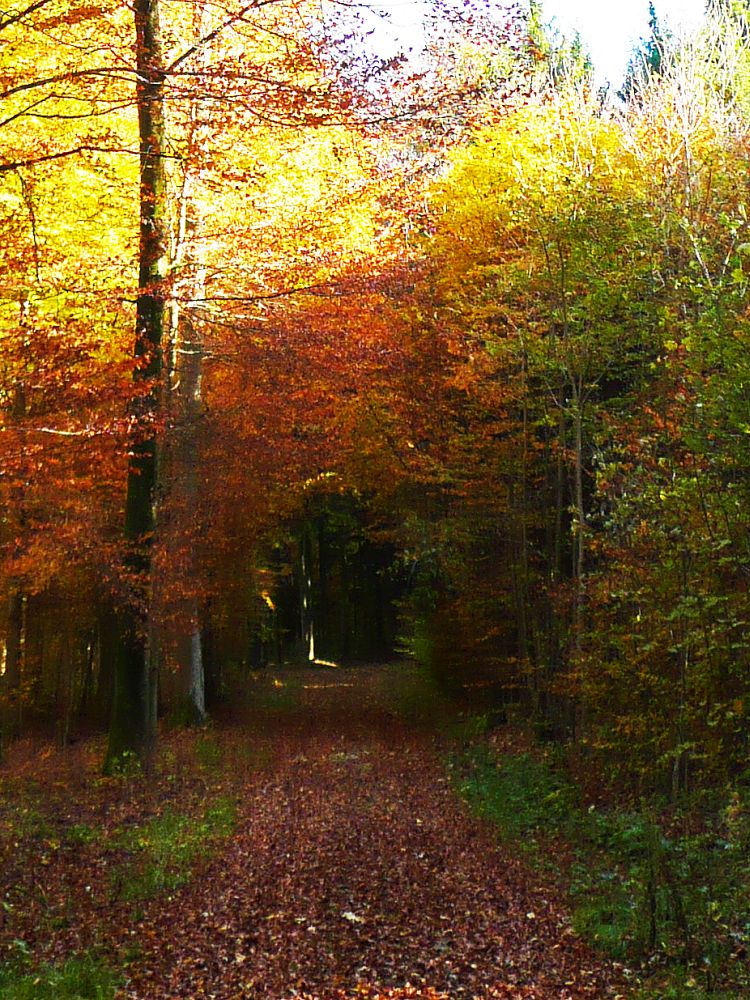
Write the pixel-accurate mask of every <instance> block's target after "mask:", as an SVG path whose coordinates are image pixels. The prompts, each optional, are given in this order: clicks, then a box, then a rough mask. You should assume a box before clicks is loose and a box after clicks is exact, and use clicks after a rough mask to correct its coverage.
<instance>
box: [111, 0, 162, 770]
mask: <svg viewBox="0 0 750 1000" xmlns="http://www.w3.org/2000/svg"><path fill="white" fill-rule="evenodd" d="M134 12H135V31H136V69H137V74H138V83H137V102H138V131H139V140H140V167H141V173H140V176H141V182H140V248H139V273H138V300H137V306H136V332H135V362H136V363H135V372H134V377H135V379H136V381H138V382H146V383H147V388H146V390H145V392H144V394H143V395H142V396H140V397H139V398H137V400H136V412H135V414H134V415H135V417H136V420H135V438H134V441H133V442H132V447H131V458H130V464H129V468H128V487H127V499H126V503H125V544H126V548H127V554H126V570H127V575H128V577H129V578H135V579H137V580H138V581H139V585H138V586H139V592H140V594H139V596H140V600H134V601H132V602H131V603H129V604H128V606H127V607H126V608H125V609H124V610H123V612H122V615H121V622H120V635H119V642H118V649H117V657H116V663H115V689H114V700H113V707H112V722H111V726H110V735H109V747H108V749H107V757H106V761H105V769H107V770H111V769H112V766H113V765H115V763H116V762H117V761H119V760H122V759H123V757H124V756H126V755H135V757H136V758H137V759H138V760H139V761H140V762H141V764H142V765H144V766H148V764H149V762H150V759H151V757H152V754H153V750H154V745H155V739H156V676H155V664H154V662H153V658H152V657H151V656H150V655H149V640H148V636H149V628H148V616H149V604H150V589H151V581H150V577H151V564H152V546H153V533H154V528H155V515H154V502H155V497H156V488H157V478H158V477H157V430H158V428H157V424H158V416H159V411H160V402H161V386H160V376H161V371H162V348H161V343H162V333H163V329H164V294H165V279H166V264H167V252H166V240H165V233H166V225H165V223H166V173H165V169H164V158H163V150H164V138H165V134H164V133H165V123H164V63H163V57H162V48H161V33H160V24H159V0H135V5H134Z"/></svg>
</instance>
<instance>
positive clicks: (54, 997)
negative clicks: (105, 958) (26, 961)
mask: <svg viewBox="0 0 750 1000" xmlns="http://www.w3.org/2000/svg"><path fill="white" fill-rule="evenodd" d="M120 982H121V980H120V977H119V975H118V974H117V973H115V972H114V971H113V970H112V969H111V968H110V967H109V966H108V965H107V964H106V963H104V962H102V961H100V960H98V959H96V958H93V957H90V956H82V957H78V958H70V959H68V960H67V962H65V963H63V964H62V965H44V966H42V967H41V968H39V969H36V970H31V969H28V968H27V967H25V966H20V967H18V968H8V967H5V968H0V1000H112V998H113V997H114V996H115V993H116V992H117V988H118V986H119V985H120Z"/></svg>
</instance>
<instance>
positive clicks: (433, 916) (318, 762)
mask: <svg viewBox="0 0 750 1000" xmlns="http://www.w3.org/2000/svg"><path fill="white" fill-rule="evenodd" d="M387 678H388V674H387V673H386V674H383V673H382V672H380V673H378V672H377V671H376V670H374V669H368V670H362V669H360V670H337V671H324V670H309V671H305V672H304V673H302V674H300V673H299V672H297V673H295V674H287V675H282V676H281V679H280V678H279V676H278V675H274V677H273V678H271V677H268V678H266V679H265V680H264V681H263V682H261V686H263V685H265V687H266V690H267V693H268V692H271V693H273V690H274V688H273V687H271V685H276V688H275V690H280V691H281V693H282V695H286V692H287V691H288V690H289V689H291V690H292V691H293V699H292V698H291V697H290V701H292V700H293V702H294V703H293V704H292V705H290V704H285V703H283V701H282V702H280V703H279V705H277V706H276V707H274V706H273V705H272V704H271V705H267V706H266V707H265V709H264V710H263V711H258V712H255V713H251V714H250V716H249V718H247V719H245V720H244V721H243V726H244V727H245V728H244V736H243V738H244V739H246V740H247V741H248V746H250V747H251V748H252V750H251V752H249V753H248V756H247V758H246V760H245V763H244V764H243V762H242V758H241V756H240V757H237V758H236V759H235V763H234V765H233V766H234V768H235V769H236V770H237V771H238V772H239V771H242V770H243V768H244V769H245V770H246V774H243V775H242V779H241V789H242V791H241V796H240V798H241V805H240V817H239V822H238V826H237V829H236V833H235V835H234V836H233V838H232V840H231V841H230V842H229V843H228V845H227V846H226V848H225V849H224V850H223V852H222V853H221V855H220V856H219V857H216V858H215V859H213V860H212V861H211V862H210V864H208V865H207V867H206V868H205V869H204V870H203V871H202V872H201V873H200V875H199V877H197V878H196V879H194V881H193V882H192V883H191V884H190V885H189V886H188V887H186V888H185V889H183V890H182V891H180V892H179V893H177V894H176V895H175V896H174V897H173V898H172V899H169V900H167V901H163V900H162V901H160V904H159V905H158V906H156V907H150V908H149V910H148V912H147V913H146V914H145V915H144V918H143V920H142V922H141V924H140V925H139V926H138V928H137V932H136V933H137V939H138V942H139V947H140V948H141V953H140V956H139V958H138V960H137V962H136V963H135V964H134V965H133V966H132V967H131V969H130V973H129V975H130V979H129V984H128V987H127V988H126V990H125V991H124V992H123V996H124V997H128V998H130V1000H176V998H178V997H179V998H183V997H185V998H202V997H211V998H215V1000H241V998H242V1000H255V998H258V1000H260V998H270V1000H287V998H289V1000H291V998H294V997H314V998H316V1000H333V998H337V1000H338V998H339V997H344V996H347V997H349V996H353V995H355V993H354V991H355V988H356V986H357V984H369V985H370V986H372V987H375V988H377V989H382V990H387V989H389V988H396V987H404V986H405V984H407V983H408V984H411V985H412V986H413V987H417V988H418V989H417V990H416V992H415V993H413V994H409V995H414V996H422V995H424V996H428V995H433V994H430V993H429V988H433V989H434V990H435V991H437V992H438V993H439V994H444V995H446V996H448V997H450V998H455V1000H461V998H481V1000H485V998H487V1000H489V998H498V997H500V998H505V997H508V998H528V1000H532V998H533V1000H578V998H591V997H596V998H605V997H614V996H617V995H618V994H617V989H616V985H615V982H616V976H615V974H614V972H613V971H612V970H611V969H608V968H607V967H606V965H605V964H603V963H602V962H601V961H600V960H599V959H597V958H595V957H593V956H592V954H591V953H590V952H589V951H588V950H587V949H586V947H585V946H584V945H583V944H582V943H581V941H580V940H579V939H578V938H577V937H576V936H575V934H574V933H573V932H572V930H571V928H570V926H569V922H568V919H567V917H566V914H565V911H564V907H563V906H562V905H561V902H560V900H559V898H555V895H556V894H555V891H554V890H553V889H552V888H551V887H549V886H544V885H542V884H540V882H539V879H538V878H537V877H536V876H534V875H533V874H532V873H530V872H529V870H528V868H527V867H526V866H525V865H524V864H523V863H522V862H521V861H520V860H519V859H518V858H515V857H512V856H510V854H509V852H508V851H507V850H505V849H503V848H501V847H500V846H498V844H497V842H496V840H495V839H494V838H493V836H492V832H491V831H490V830H489V829H488V828H487V827H486V826H485V825H484V824H482V823H481V822H479V821H477V820H476V819H475V818H473V817H472V816H470V815H469V814H468V812H467V810H466V809H465V808H464V806H463V805H462V804H461V803H460V802H459V801H458V800H457V798H456V796H455V794H454V792H453V791H452V789H451V787H450V783H449V780H448V777H447V774H446V769H445V766H444V763H443V761H442V760H441V756H440V752H439V747H438V746H437V745H436V742H435V737H434V735H432V734H431V733H430V732H429V731H426V730H425V729H423V728H418V727H415V726H413V725H407V724H406V723H405V722H404V721H403V720H402V719H399V717H397V716H396V715H395V714H393V713H392V712H390V711H389V708H388V705H389V702H391V701H392V697H393V691H392V690H387V683H386V681H387ZM236 731H237V729H236V725H235V738H236ZM131 933H133V931H131ZM360 995H368V996H369V995H375V994H369V993H366V991H365V992H363V993H362V994H360Z"/></svg>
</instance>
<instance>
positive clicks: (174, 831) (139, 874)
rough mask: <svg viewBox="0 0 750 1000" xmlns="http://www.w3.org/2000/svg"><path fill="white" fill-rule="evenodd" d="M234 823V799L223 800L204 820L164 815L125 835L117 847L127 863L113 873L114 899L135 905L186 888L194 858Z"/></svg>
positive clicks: (205, 852) (181, 815)
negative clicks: (125, 857)
mask: <svg viewBox="0 0 750 1000" xmlns="http://www.w3.org/2000/svg"><path fill="white" fill-rule="evenodd" d="M235 820H236V815H235V804H234V802H233V800H231V799H228V798H222V799H219V800H217V801H216V802H215V803H214V804H213V805H212V806H211V807H210V808H209V809H207V810H206V812H205V813H204V815H203V817H202V819H194V818H192V817H190V816H187V815H184V814H182V813H175V812H171V811H169V810H168V811H166V812H164V813H162V814H161V815H159V816H154V817H153V818H152V819H150V820H148V821H147V822H146V823H142V824H140V825H138V826H135V827H132V828H130V829H128V830H125V831H123V832H122V833H121V834H120V835H119V836H118V837H117V839H116V842H115V846H116V847H119V848H122V849H123V850H124V851H125V852H126V853H127V854H128V855H129V858H128V861H127V862H126V863H125V864H124V865H120V866H118V867H117V868H116V870H115V871H114V872H113V874H112V883H111V884H112V892H113V896H114V898H115V899H121V900H124V901H126V902H138V901H141V900H145V899H150V898H151V897H153V896H156V895H159V894H160V893H162V892H170V891H173V890H175V889H178V888H179V887H180V886H182V885H185V884H186V883H187V882H188V881H189V879H190V877H191V875H192V869H193V866H194V864H195V862H196V861H197V860H198V858H200V857H203V856H207V855H209V854H210V853H211V851H212V850H213V849H214V848H215V846H216V845H217V844H218V843H219V842H220V841H221V840H222V839H224V838H225V837H227V836H228V835H229V834H230V833H231V832H232V830H233V829H234V825H235Z"/></svg>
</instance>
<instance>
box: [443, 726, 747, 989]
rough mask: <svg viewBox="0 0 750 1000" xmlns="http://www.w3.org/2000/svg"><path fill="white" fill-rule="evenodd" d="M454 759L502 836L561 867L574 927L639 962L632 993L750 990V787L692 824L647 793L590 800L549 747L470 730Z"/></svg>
mask: <svg viewBox="0 0 750 1000" xmlns="http://www.w3.org/2000/svg"><path fill="white" fill-rule="evenodd" d="M451 768H452V771H453V774H454V777H455V781H456V784H457V786H458V788H459V790H460V792H461V794H462V795H463V796H464V798H466V800H467V801H468V802H469V803H470V805H471V806H472V808H473V809H474V810H475V811H476V812H477V813H478V814H479V815H481V816H483V817H484V818H486V819H487V820H488V821H489V822H491V823H492V824H493V825H494V826H495V827H496V829H497V830H498V833H499V835H500V837H501V838H502V839H503V840H505V841H507V842H509V843H512V844H513V845H514V848H516V849H521V850H522V851H524V852H525V853H526V855H527V857H528V858H529V860H530V861H531V862H532V863H533V864H535V865H537V866H538V867H545V868H548V869H549V868H550V867H555V868H556V870H558V871H560V869H562V871H561V874H562V876H563V877H564V879H565V880H566V881H567V883H568V885H569V887H570V894H571V898H572V901H573V906H574V913H573V924H574V927H575V929H576V930H577V931H578V932H579V933H580V934H581V935H582V936H583V937H585V938H586V939H587V940H588V941H589V942H590V943H591V944H592V945H593V946H594V947H596V948H597V949H599V950H600V951H602V952H604V953H606V954H607V955H609V956H610V957H611V958H613V959H617V960H619V961H621V962H622V963H626V964H628V965H630V966H631V967H637V968H638V969H639V973H638V976H637V978H638V979H639V980H642V981H643V982H645V983H646V985H645V986H642V987H639V990H640V991H639V992H637V994H634V995H637V996H638V997H640V998H642V1000H646V998H654V1000H656V998H659V1000H682V998H688V997H690V998H692V1000H700V998H701V997H703V996H706V997H709V996H710V997H712V998H714V1000H720V998H726V1000H729V998H730V997H731V998H732V1000H736V998H737V997H739V996H745V995H750V971H749V970H748V965H747V955H748V952H750V857H749V856H748V848H750V795H748V794H747V793H744V795H743V794H740V793H739V792H737V791H735V792H733V793H732V794H731V796H730V797H729V799H728V800H727V799H725V800H724V802H723V804H722V806H721V807H720V808H719V807H715V808H714V810H713V813H712V815H711V816H706V815H704V816H703V817H702V820H701V832H700V833H697V834H696V833H691V834H688V833H683V832H679V831H680V830H683V829H685V828H689V824H687V823H683V824H681V823H680V822H679V817H675V815H674V813H672V814H671V815H670V823H669V828H668V829H665V823H664V822H663V817H662V815H661V814H660V813H659V812H658V811H657V809H656V808H655V806H654V805H653V804H647V803H643V804H642V806H641V808H640V809H638V810H637V811H618V810H616V809H612V810H609V811H604V810H602V809H597V808H595V807H593V806H591V807H588V808H587V807H586V806H585V804H584V803H583V802H582V801H581V798H580V794H579V792H578V790H577V788H576V787H575V786H574V784H573V783H572V782H571V781H570V780H569V779H568V778H567V777H566V776H565V773H564V769H563V767H562V765H561V762H560V761H559V760H555V758H554V756H549V755H548V756H543V755H535V754H531V753H526V754H520V755H516V754H504V755H497V754H495V753H494V752H493V751H492V750H491V749H490V748H489V747H488V746H487V743H486V741H483V740H475V741H474V742H473V743H470V745H469V749H468V750H465V751H464V752H463V753H462V754H461V755H459V756H458V757H456V758H454V759H453V760H452V761H451ZM560 859H566V860H564V861H561V860H560Z"/></svg>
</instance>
